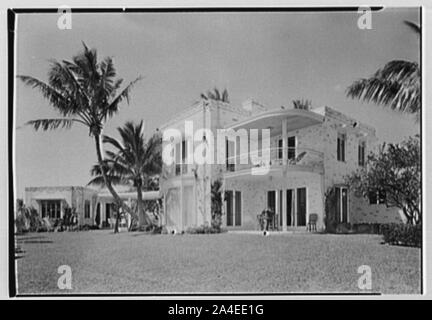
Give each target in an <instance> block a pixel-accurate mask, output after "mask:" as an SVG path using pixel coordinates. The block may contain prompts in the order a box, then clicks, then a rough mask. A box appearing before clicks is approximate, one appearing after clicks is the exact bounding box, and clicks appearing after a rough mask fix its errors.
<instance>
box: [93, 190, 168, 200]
mask: <svg viewBox="0 0 432 320" xmlns="http://www.w3.org/2000/svg"><path fill="white" fill-rule="evenodd" d="M118 195H119V196H120V198H122V199H124V200H128V199H136V198H137V192H136V191H133V192H119V193H118ZM98 198H99V199H104V200H113V196H112V195H111V193H108V192H106V193H100V194H98ZM142 198H143V200H146V201H150V200H158V199H161V198H162V193H161V192H160V190H156V191H143V193H142Z"/></svg>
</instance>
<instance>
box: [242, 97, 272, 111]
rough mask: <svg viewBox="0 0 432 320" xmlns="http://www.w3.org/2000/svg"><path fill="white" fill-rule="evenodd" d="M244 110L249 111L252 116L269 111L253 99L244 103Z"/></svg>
mask: <svg viewBox="0 0 432 320" xmlns="http://www.w3.org/2000/svg"><path fill="white" fill-rule="evenodd" d="M242 107H243V109H245V110H246V111H249V112H250V113H251V114H257V113H261V112H264V111H267V108H266V107H264V106H263V105H262V104H259V103H258V102H256V101H255V100H253V99H248V100H246V101H244V102H243V103H242Z"/></svg>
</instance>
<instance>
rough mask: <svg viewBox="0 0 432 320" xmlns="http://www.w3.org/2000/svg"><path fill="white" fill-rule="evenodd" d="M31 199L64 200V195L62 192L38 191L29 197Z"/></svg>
mask: <svg viewBox="0 0 432 320" xmlns="http://www.w3.org/2000/svg"><path fill="white" fill-rule="evenodd" d="M31 199H32V200H64V201H66V197H65V195H64V194H62V193H56V192H54V193H39V194H36V195H34V196H32V197H31Z"/></svg>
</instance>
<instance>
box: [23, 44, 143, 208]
mask: <svg viewBox="0 0 432 320" xmlns="http://www.w3.org/2000/svg"><path fill="white" fill-rule="evenodd" d="M83 46H84V50H83V52H81V53H79V54H78V55H76V56H74V57H73V58H72V61H67V60H62V61H61V62H59V61H56V60H52V61H51V65H50V69H49V72H48V82H44V81H42V80H39V79H37V78H35V77H31V76H24V75H21V76H18V78H19V79H21V80H22V81H23V82H24V83H25V84H26V85H28V86H30V87H32V88H34V89H38V90H39V91H40V92H41V93H42V95H43V97H44V98H46V99H47V100H48V102H49V104H50V105H51V106H52V107H53V108H54V109H55V110H56V111H58V113H59V114H60V115H61V117H60V118H53V119H38V120H31V121H29V122H27V124H28V125H31V126H33V128H34V129H35V130H36V131H37V130H39V129H42V130H44V131H46V130H54V129H58V128H70V127H71V126H72V124H80V125H84V126H86V127H87V128H88V130H89V136H91V137H92V138H93V139H94V141H95V145H96V155H97V160H98V163H99V164H100V165H101V168H102V171H101V173H102V176H103V179H104V181H105V184H106V186H107V188H108V190H109V191H110V193H111V194H112V195H113V197H114V200H115V202H116V204H117V205H118V206H120V207H122V208H123V209H124V210H126V211H128V212H131V210H130V208H129V207H128V206H127V205H126V204H125V203H124V202H123V201H122V200H121V199H120V197H119V196H118V194H117V192H116V191H115V189H114V188H113V187H112V184H111V181H110V180H109V179H108V178H107V174H106V169H105V167H104V166H103V165H102V164H103V163H104V159H103V149H102V144H101V135H102V131H103V128H104V124H105V122H106V121H107V120H108V119H109V118H111V117H112V116H114V115H115V114H116V113H117V112H118V111H119V108H120V104H121V102H123V101H124V100H126V102H127V103H129V93H130V91H131V89H132V87H133V85H134V84H135V83H136V82H137V81H139V80H140V79H141V77H138V78H137V79H135V80H134V81H132V82H130V83H129V84H128V85H127V86H126V87H124V88H123V89H122V90H120V93H117V92H118V90H119V89H120V88H121V85H122V83H123V79H118V78H116V70H115V68H114V64H113V60H112V59H111V58H109V57H107V58H104V59H103V60H102V61H99V62H98V60H97V53H96V50H94V49H89V48H88V47H87V46H86V45H85V43H83Z"/></svg>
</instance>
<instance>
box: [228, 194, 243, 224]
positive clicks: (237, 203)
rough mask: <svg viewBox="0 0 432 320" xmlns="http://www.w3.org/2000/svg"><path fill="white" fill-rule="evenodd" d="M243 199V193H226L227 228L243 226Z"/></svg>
mask: <svg viewBox="0 0 432 320" xmlns="http://www.w3.org/2000/svg"><path fill="white" fill-rule="evenodd" d="M241 199H242V197H241V191H231V190H227V191H226V192H225V201H226V219H227V220H226V223H227V227H233V226H236V227H238V226H241V216H242V200H241Z"/></svg>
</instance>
